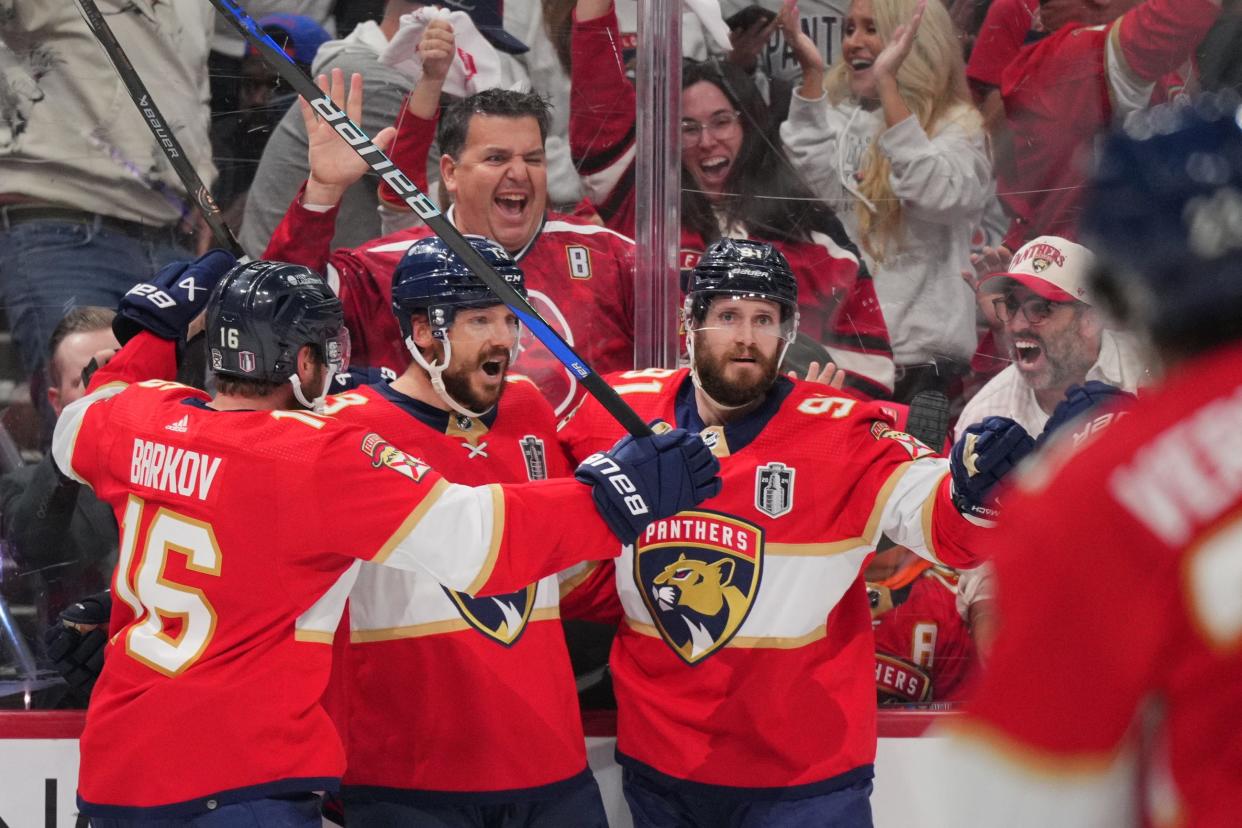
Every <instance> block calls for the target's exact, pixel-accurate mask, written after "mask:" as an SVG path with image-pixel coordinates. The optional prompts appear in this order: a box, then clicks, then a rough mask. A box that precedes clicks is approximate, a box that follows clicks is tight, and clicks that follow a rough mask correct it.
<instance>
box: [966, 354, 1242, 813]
mask: <svg viewBox="0 0 1242 828" xmlns="http://www.w3.org/2000/svg"><path fill="white" fill-rule="evenodd" d="M1172 377H1173V378H1172V379H1171V380H1170V381H1169V382H1168V383H1167V384H1166V385H1165V386H1164V387H1163V388H1159V389H1156V390H1153V391H1152V392H1151V393H1150V394H1145V395H1144V396H1143V397H1142V398H1140V399H1139V401H1138V402H1137V403H1136V404H1135V405H1134V407H1133V408H1131V409H1130V412H1131V413H1130V414H1129V415H1128V416H1126V417H1124V418H1121V419H1118V420H1115V421H1114V422H1113V424H1112V425H1111V426H1110V427H1109V428H1108V429H1107V430H1105V431H1103V432H1100V433H1098V436H1096V437H1094V438H1093V439H1092V438H1089V439H1088V440H1087V441H1086V442H1085V443H1081V442H1080V446H1081V447H1080V448H1079V449H1078V450H1077V451H1076V449H1075V446H1074V445H1073V443H1074V442H1075V441H1074V440H1072V439H1069V435H1067V439H1065V440H1061V441H1060V442H1056V441H1054V442H1053V443H1052V444H1050V446H1049V448H1050V449H1052V450H1053V451H1052V456H1051V457H1049V458H1046V459H1045V461H1044V462H1042V463H1039V464H1037V465H1036V466H1035V467H1033V468H1031V469H1029V473H1027V474H1023V475H1022V476H1021V477H1020V478H1019V479H1018V481H1017V483H1018V485H1017V486H1016V487H1015V488H1016V489H1017V491H1015V492H1011V494H1010V495H1008V496H1007V497H1006V498H1005V513H1004V516H1003V519H1002V522H1001V525H1000V526H999V527H998V528H997V530H996V532H995V534H996V535H997V550H996V557H995V562H996V577H997V589H998V592H997V600H998V606H997V611H998V612H999V615H1000V619H1001V624H1000V627H999V634H998V636H997V639H996V642H995V647H994V650H993V653H992V656H991V658H990V660H989V662H988V666H987V669H986V670H985V671H984V674H983V678H982V680H981V682H980V685H979V691H978V693H977V694H976V696H975V699H974V700H973V702H972V704H971V706H970V707H969V710H970V713H971V718H970V719H968V720H967V721H965V722H963V723H962V726H961V727H962V729H961V731H960V732H959V738H958V741H957V743H956V748H957V751H956V756H957V759H958V761H957V762H955V763H954V764H952V765H950V766H948V767H947V768H946V775H947V777H951V778H952V779H953V780H955V784H961V785H962V786H963V790H969V791H970V795H969V796H968V797H965V799H967V800H970V802H969V803H968V804H969V807H970V808H974V807H977V808H978V809H979V814H980V815H981V814H984V813H992V814H995V813H1002V811H1001V810H999V809H1001V808H1003V807H1005V806H1006V803H1009V802H1016V801H1020V802H1021V803H1022V809H1021V810H1022V816H1023V817H1024V819H1025V820H1026V821H1023V820H1022V819H1018V820H1016V821H1015V820H1010V819H1007V820H1006V821H1007V823H1012V824H1021V825H1056V826H1062V827H1063V828H1076V827H1077V826H1086V825H1137V824H1139V823H1140V818H1139V817H1138V816H1136V811H1142V812H1143V813H1142V820H1141V821H1142V823H1143V824H1149V825H1194V826H1230V825H1236V824H1237V822H1238V814H1239V813H1242V743H1240V742H1239V739H1238V733H1237V724H1236V723H1237V720H1238V711H1239V710H1240V709H1242V646H1240V645H1242V535H1240V533H1242V523H1239V516H1240V515H1242V452H1239V451H1237V450H1235V448H1233V444H1234V443H1235V442H1236V441H1237V439H1238V434H1239V433H1242V432H1240V431H1239V427H1238V426H1239V424H1240V423H1242V347H1239V346H1238V345H1233V346H1230V347H1227V348H1223V349H1220V350H1217V351H1215V352H1214V353H1212V354H1210V355H1207V356H1203V357H1199V358H1197V359H1195V360H1194V361H1191V362H1186V363H1182V364H1180V365H1179V366H1178V368H1177V370H1176V372H1175V373H1173V374H1172ZM976 816H978V815H976ZM959 824H963V825H969V824H981V823H979V822H977V821H972V820H971V819H970V818H969V816H967V815H959Z"/></svg>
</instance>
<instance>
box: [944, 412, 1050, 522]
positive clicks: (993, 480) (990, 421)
mask: <svg viewBox="0 0 1242 828" xmlns="http://www.w3.org/2000/svg"><path fill="white" fill-rule="evenodd" d="M1034 447H1035V441H1034V440H1032V439H1031V435H1029V434H1027V433H1026V429H1025V428H1023V427H1022V426H1020V425H1018V424H1017V423H1015V422H1014V421H1013V420H1011V419H1009V418H1008V417H988V418H986V419H984V421H983V422H981V423H975V424H974V425H972V426H971V427H970V428H968V429H966V433H965V434H963V435H962V438H961V439H960V440H958V441H957V442H956V443H954V444H953V451H952V452H950V454H949V472H950V474H951V475H952V477H953V505H954V506H956V507H957V510H958V511H959V512H961V513H962V514H963V515H966V516H967V517H969V518H975V519H978V520H983V521H992V520H996V518H997V516H998V515H999V513H1000V512H999V510H998V509H997V508H996V505H995V503H994V502H993V500H994V498H993V497H992V492H993V489H995V488H996V484H997V483H999V482H1000V481H1001V478H1003V477H1004V476H1005V475H1006V474H1008V473H1009V471H1010V470H1011V469H1012V468H1013V467H1014V466H1016V465H1018V463H1020V462H1022V458H1024V457H1026V456H1027V455H1028V454H1030V453H1031V450H1032V449H1033V448H1034Z"/></svg>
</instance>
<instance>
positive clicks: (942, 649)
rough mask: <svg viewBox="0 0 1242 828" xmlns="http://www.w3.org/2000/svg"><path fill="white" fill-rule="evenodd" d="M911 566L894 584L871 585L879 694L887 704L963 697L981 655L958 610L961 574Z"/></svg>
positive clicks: (925, 564)
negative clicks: (959, 577) (958, 582)
mask: <svg viewBox="0 0 1242 828" xmlns="http://www.w3.org/2000/svg"><path fill="white" fill-rule="evenodd" d="M910 568H911V569H913V570H914V571H912V572H908V573H898V576H896V577H895V578H894V579H890V580H889V582H886V583H881V584H873V583H868V584H867V591H868V593H869V594H871V595H872V596H873V598H872V613H873V614H874V615H875V686H876V692H877V693H878V695H879V698H880V701H881V702H893V703H907V704H911V703H919V702H932V701H937V702H940V701H960V700H962V699H964V698H966V696H967V694H968V693H969V691H970V689H971V684H972V682H973V680H974V678H975V674H976V673H977V672H978V653H977V651H976V649H975V642H974V639H973V638H971V637H970V628H969V626H968V625H967V624H966V622H965V621H964V620H963V619H962V616H961V614H960V613H959V612H958V610H957V577H958V576H957V573H956V572H954V571H953V570H951V569H946V568H944V567H938V566H933V565H932V564H930V563H928V562H927V561H918V562H917V563H915V564H913V565H912V566H911V567H910ZM903 574H904V577H903ZM877 598H878V600H879V607H876V606H875V604H876V599H877ZM877 610H879V611H877Z"/></svg>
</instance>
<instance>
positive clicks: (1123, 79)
mask: <svg viewBox="0 0 1242 828" xmlns="http://www.w3.org/2000/svg"><path fill="white" fill-rule="evenodd" d="M1219 14H1220V2H1219V0H1144V2H1142V3H1138V4H1136V2H1135V0H1104V2H1095V1H1094V0H1043V2H1042V3H1041V4H1040V20H1041V22H1042V24H1043V27H1044V29H1045V30H1046V31H1048V32H1049V34H1048V36H1047V37H1044V38H1042V39H1040V40H1038V41H1037V42H1035V43H1031V44H1030V45H1027V46H1025V47H1023V48H1022V49H1021V50H1020V51H1019V52H1018V54H1017V56H1016V57H1014V58H1013V60H1011V61H1010V62H1009V64H1008V66H1007V67H1006V68H1005V70H1004V72H1003V74H1002V75H1001V95H1002V97H1003V99H1004V103H1005V117H1006V119H1007V120H1008V123H1009V133H1010V135H1011V136H1012V138H1013V161H1014V165H1013V167H1012V173H1011V174H1010V173H1009V172H1008V170H1007V169H1006V168H1005V167H1003V166H1002V167H1001V168H999V169H998V171H997V172H998V181H997V192H999V193H1000V195H1001V198H1002V200H1003V201H1004V203H1005V207H1006V209H1007V210H1008V211H1009V213H1010V214H1011V215H1012V216H1013V222H1012V223H1011V225H1010V228H1009V232H1008V234H1007V235H1006V237H1005V246H1006V247H1007V248H1008V249H1009V250H1011V251H1012V250H1017V249H1018V248H1019V247H1021V246H1022V245H1023V244H1024V243H1026V242H1028V241H1030V240H1031V239H1033V238H1035V237H1036V236H1044V235H1053V236H1061V237H1062V238H1067V239H1070V240H1071V241H1073V240H1075V239H1076V238H1077V231H1078V218H1079V213H1080V212H1081V209H1082V194H1083V186H1084V185H1085V184H1086V180H1087V170H1088V169H1089V168H1090V166H1091V157H1090V153H1091V151H1092V148H1093V145H1094V142H1095V140H1096V138H1097V137H1098V136H1099V134H1100V133H1101V131H1103V130H1105V129H1107V128H1108V127H1109V125H1110V124H1115V123H1120V122H1122V121H1123V120H1124V119H1125V118H1126V117H1127V116H1129V115H1131V114H1132V113H1134V112H1137V111H1139V110H1142V109H1144V108H1146V107H1148V106H1149V105H1150V104H1151V103H1152V101H1153V96H1154V95H1158V94H1160V95H1167V94H1168V93H1169V91H1170V88H1171V87H1174V86H1176V85H1177V84H1178V83H1179V81H1178V79H1177V76H1176V75H1178V74H1180V70H1181V68H1182V67H1183V65H1184V64H1186V62H1187V61H1188V60H1190V58H1191V55H1192V53H1193V52H1194V49H1195V47H1196V46H1197V45H1198V44H1199V42H1200V41H1201V40H1203V37H1204V35H1206V34H1207V31H1208V29H1209V28H1211V26H1212V23H1213V22H1215V20H1216V18H1217V16H1218V15H1219ZM1171 75H1174V76H1173V77H1171ZM1181 80H1182V81H1184V80H1185V78H1184V77H1182V78H1181Z"/></svg>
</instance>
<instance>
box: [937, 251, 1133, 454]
mask: <svg viewBox="0 0 1242 828" xmlns="http://www.w3.org/2000/svg"><path fill="white" fill-rule="evenodd" d="M1093 262H1094V256H1093V255H1092V254H1091V251H1090V250H1088V249H1087V248H1085V247H1083V246H1082V245H1081V244H1076V243H1074V242H1071V241H1067V240H1065V239H1062V238H1059V237H1057V236H1040V237H1039V238H1037V239H1033V240H1031V241H1030V242H1028V243H1027V244H1025V245H1023V246H1022V247H1021V248H1019V249H1018V252H1017V253H1015V254H1014V256H1013V259H1012V260H1010V262H1009V267H1008V269H1007V270H1005V271H1003V272H1000V273H994V274H992V275H991V276H990V277H988V279H986V280H985V281H984V282H983V284H981V285H980V290H981V291H992V292H996V291H997V289H998V288H1000V296H999V297H998V298H997V299H996V300H995V307H996V313H997V316H998V317H999V318H1000V320H1001V321H1002V322H1003V323H1004V325H1005V336H1006V338H1007V340H1008V344H1007V347H1008V351H1009V358H1010V359H1011V360H1012V364H1011V365H1010V366H1009V367H1008V368H1006V369H1005V370H1003V371H1001V372H1000V373H999V374H997V375H996V376H995V377H993V378H992V379H991V380H990V381H989V382H988V383H987V385H985V386H983V388H981V389H980V390H979V393H978V394H976V395H975V396H974V398H973V399H971V401H970V402H969V403H967V404H966V408H965V409H964V410H963V411H962V415H961V417H959V418H958V421H957V429H956V434H957V435H958V436H960V435H961V434H962V432H963V431H965V429H966V428H967V427H968V426H970V425H971V424H972V423H977V422H980V421H981V420H983V419H984V418H985V417H989V416H993V415H995V416H1001V417H1010V418H1012V419H1014V420H1015V421H1017V422H1018V423H1019V424H1021V425H1022V426H1023V427H1024V428H1025V429H1026V430H1027V431H1028V432H1029V433H1031V434H1039V433H1040V432H1042V431H1043V430H1044V425H1045V424H1046V423H1047V422H1048V417H1049V415H1050V414H1051V413H1052V410H1053V409H1054V408H1056V406H1057V403H1058V402H1060V401H1061V399H1062V398H1063V397H1064V396H1065V392H1066V391H1067V390H1068V389H1069V388H1070V386H1073V385H1081V384H1083V383H1084V382H1086V381H1088V380H1099V381H1100V382H1104V383H1107V384H1108V385H1113V386H1116V387H1118V388H1121V389H1123V390H1125V391H1130V392H1133V391H1134V390H1135V389H1136V388H1137V387H1138V386H1140V385H1145V384H1147V383H1148V382H1149V381H1150V372H1149V370H1148V367H1147V365H1146V363H1145V362H1144V360H1143V359H1142V357H1141V355H1140V353H1139V348H1138V346H1137V343H1136V342H1135V341H1134V340H1133V339H1132V338H1131V337H1129V336H1127V335H1125V334H1122V333H1119V332H1117V331H1113V330H1108V329H1107V328H1105V326H1104V322H1103V320H1102V319H1101V317H1100V315H1099V313H1098V312H1097V311H1096V310H1095V308H1094V307H1092V304H1091V297H1090V296H1088V294H1087V289H1086V278H1087V273H1088V271H1089V270H1090V269H1091V267H1092V266H1093Z"/></svg>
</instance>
